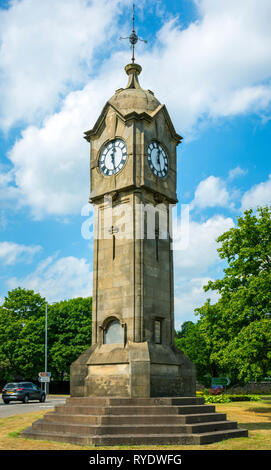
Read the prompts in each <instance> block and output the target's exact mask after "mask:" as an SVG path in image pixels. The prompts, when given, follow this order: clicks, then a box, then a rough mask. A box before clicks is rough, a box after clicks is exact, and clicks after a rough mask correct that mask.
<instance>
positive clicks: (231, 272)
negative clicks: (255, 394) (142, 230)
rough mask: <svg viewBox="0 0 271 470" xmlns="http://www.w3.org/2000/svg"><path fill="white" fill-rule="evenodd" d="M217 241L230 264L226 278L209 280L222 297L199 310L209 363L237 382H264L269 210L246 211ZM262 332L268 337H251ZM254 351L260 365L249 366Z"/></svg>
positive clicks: (270, 275) (269, 307) (269, 366)
mask: <svg viewBox="0 0 271 470" xmlns="http://www.w3.org/2000/svg"><path fill="white" fill-rule="evenodd" d="M217 241H218V242H219V243H221V246H220V247H219V248H218V253H219V256H220V258H221V259H224V260H226V261H227V262H228V266H227V267H226V268H225V269H224V272H225V275H224V277H223V279H219V280H216V281H210V282H209V283H208V284H207V286H205V290H206V291H208V290H210V289H211V290H216V291H218V292H219V294H220V299H219V300H218V302H217V303H216V304H214V305H211V304H210V301H207V302H206V303H205V305H203V306H202V307H201V308H199V309H196V312H197V313H198V314H199V316H200V322H201V325H202V327H201V329H202V332H203V334H204V338H205V341H206V344H207V345H208V347H209V350H210V362H211V363H213V364H215V365H216V367H217V370H218V371H219V372H223V371H225V372H228V373H229V374H230V375H231V377H232V380H233V381H234V380H238V381H242V382H248V381H250V380H251V379H252V377H253V379H257V380H260V379H261V378H263V377H264V375H267V373H268V371H269V373H270V372H271V362H270V349H268V348H270V342H269V338H270V312H271V290H270V286H271V269H270V268H271V208H270V207H264V208H259V209H258V210H257V214H253V211H252V209H251V210H247V211H245V213H244V216H243V217H239V218H238V221H237V227H235V228H232V229H230V230H229V231H227V232H225V233H224V234H223V235H221V236H220V237H219V238H218V239H217ZM262 328H264V330H265V332H266V334H265V335H264V336H262V335H260V334H259V335H257V334H255V335H253V331H258V333H259V331H260V330H261V331H262ZM246 338H250V340H248V339H246ZM252 338H253V341H252ZM253 350H254V351H255V350H256V351H258V352H260V351H261V354H260V355H259V357H258V360H257V361H256V362H257V367H256V366H255V367H252V365H251V361H252V358H254V359H255V354H254V352H253ZM238 355H239V357H238ZM240 355H241V356H240ZM240 357H242V361H241V360H240ZM254 359H253V360H254Z"/></svg>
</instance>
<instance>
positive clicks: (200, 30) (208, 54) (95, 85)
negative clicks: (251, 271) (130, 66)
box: [0, 0, 271, 218]
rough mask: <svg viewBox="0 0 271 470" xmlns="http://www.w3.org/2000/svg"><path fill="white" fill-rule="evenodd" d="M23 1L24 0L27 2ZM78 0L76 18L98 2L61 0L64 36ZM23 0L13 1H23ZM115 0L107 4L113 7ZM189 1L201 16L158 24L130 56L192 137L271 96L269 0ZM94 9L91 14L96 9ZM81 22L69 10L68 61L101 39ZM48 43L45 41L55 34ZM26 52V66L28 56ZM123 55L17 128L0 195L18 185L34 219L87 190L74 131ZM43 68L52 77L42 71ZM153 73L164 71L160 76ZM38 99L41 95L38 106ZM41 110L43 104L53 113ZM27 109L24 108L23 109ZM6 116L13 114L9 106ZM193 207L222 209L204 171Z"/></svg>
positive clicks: (115, 79) (94, 112) (93, 109)
mask: <svg viewBox="0 0 271 470" xmlns="http://www.w3.org/2000/svg"><path fill="white" fill-rule="evenodd" d="M47 1H48V2H49V0H47ZM29 2H30V3H31V4H32V2H33V0H29ZM78 2H79V3H80V5H81V6H80V8H79V11H80V12H81V13H80V14H81V15H83V14H84V13H86V18H87V19H88V20H89V16H88V15H91V13H90V12H89V10H87V9H88V8H92V7H93V8H94V7H95V8H96V7H97V5H98V4H97V2H96V1H95V2H93V4H91V6H86V5H88V4H86V3H85V2H84V1H83V0H69V3H68V5H69V8H68V9H67V13H66V14H65V15H66V16H65V15H64V16H65V19H64V33H63V34H64V36H65V31H66V29H68V27H67V25H68V24H69V25H70V23H69V21H70V16H69V15H70V14H71V11H73V7H74V8H75V6H76V5H77V4H78ZM123 2H124V0H123ZM25 3H26V2H25V1H22V2H21V4H22V5H23V4H25ZM36 3H37V2H35V4H36ZM116 4H117V3H116V2H114V3H113V6H114V5H116ZM16 5H17V4H16ZM58 5H59V6H58V9H57V12H56V15H58V14H59V15H60V12H63V11H64V12H65V10H66V2H65V8H64V7H63V5H64V3H63V1H62V0H61V1H60V2H59V4H58ZM102 5H104V2H102ZM197 5H198V8H199V11H200V18H199V19H198V20H197V21H196V22H194V23H192V24H190V25H189V26H188V27H187V28H186V29H184V30H181V29H180V27H179V25H178V22H177V20H176V19H175V20H171V21H169V22H167V23H166V24H165V25H164V27H163V28H162V29H161V31H160V32H159V33H158V38H157V40H156V42H155V46H154V47H153V49H151V50H149V51H147V52H143V53H142V49H140V47H139V48H138V52H137V60H138V62H139V63H141V64H142V65H143V72H142V77H140V81H141V83H142V86H143V87H144V88H151V89H152V90H153V91H154V92H155V95H156V96H157V97H158V99H159V100H160V101H161V102H164V103H165V104H166V105H167V107H168V109H169V111H170V114H171V116H172V119H173V122H174V125H175V127H176V129H177V130H178V131H180V133H182V134H183V135H184V136H185V137H187V136H189V134H191V133H193V131H194V129H195V128H197V125H198V123H202V122H205V123H208V122H210V119H211V120H212V119H213V118H217V117H225V116H229V115H236V114H238V113H244V112H261V115H262V113H264V111H265V110H266V109H267V107H268V106H269V104H270V101H271V96H270V89H271V88H270V83H269V82H270V78H271V29H270V22H271V2H270V1H269V0H268V1H266V0H262V3H261V8H259V5H258V1H256V0H240V1H238V2H236V1H233V0H229V1H227V2H225V1H224V0H223V1H222V0H198V1H197ZM61 6H62V8H64V10H62V9H61ZM35 8H36V9H38V7H35ZM97 8H98V7H97ZM102 8H103V7H102V6H101V8H99V9H98V11H99V12H101V11H103V10H102ZM117 10H118V9H117V7H116V8H115V10H114V9H113V13H112V12H111V13H110V15H113V14H117ZM35 11H36V10H35ZM37 11H38V10H37ZM52 11H54V10H52ZM110 11H111V10H110ZM120 11H121V4H120V10H119V12H120ZM37 14H38V13H37ZM53 15H55V13H53ZM56 17H57V16H56ZM98 18H100V17H99V15H98ZM55 21H57V20H55V19H54V18H53V19H52V15H51V13H50V14H48V15H47V22H48V24H49V25H50V24H51V22H52V24H53V31H54V30H55V29H54V27H55V26H54V25H55ZM65 21H66V22H65ZM103 21H104V20H103V19H102V25H103V26H102V31H103V32H104V28H105V26H104V25H105V23H103ZM106 21H107V20H106ZM80 22H81V17H80V18H79V17H78V15H77V14H76V15H75V21H74V22H73V21H72V23H73V24H72V26H71V27H70V29H72V30H73V33H70V34H72V35H73V34H74V35H76V36H79V39H78V40H76V41H75V43H76V44H75V46H74V49H72V51H73V57H75V56H76V51H78V50H79V49H80V48H81V46H82V44H84V47H83V49H84V48H85V47H87V46H86V45H85V44H90V43H91V44H92V42H93V41H94V43H95V46H94V45H93V44H92V46H90V49H91V51H92V52H91V53H93V51H94V48H95V47H96V45H97V44H100V43H99V41H101V40H102V38H101V37H102V34H101V35H100V33H99V34H98V36H97V41H96V35H94V36H95V39H94V36H93V37H92V38H89V37H88V33H87V32H86V29H87V30H88V29H91V28H89V21H86V22H85V20H84V21H83V25H82V27H81V24H80ZM98 23H99V21H98V20H97V24H98ZM111 23H112V16H111V17H110V19H108V24H111ZM106 24H107V23H106ZM66 27H67V28H66ZM81 29H82V35H83V36H84V34H85V35H86V38H85V36H84V39H82V41H81V40H80V37H81V36H80V34H81V32H80V31H81ZM106 34H107V32H106ZM116 34H117V33H116ZM106 38H108V36H106ZM51 40H52V42H54V35H52V39H51ZM57 41H58V40H56V51H58V42H57ZM69 41H71V42H72V41H73V36H72V38H70V36H68V43H67V45H68V46H69V44H70V42H69ZM61 47H62V46H61ZM100 47H101V46H100ZM60 50H61V52H63V51H62V49H61V48H60ZM84 50H85V49H84ZM95 50H96V49H95ZM63 54H64V52H63ZM63 54H62V55H63ZM65 54H66V49H65ZM65 54H64V56H65V57H66V55H65ZM84 54H85V55H83V59H84V58H85V57H86V56H87V53H84ZM79 55H80V54H79ZM33 57H34V58H33V59H32V58H31V61H32V60H33V67H34V66H35V65H34V63H35V55H34V56H33ZM76 57H77V56H76ZM80 57H81V56H80ZM127 57H129V56H128V55H127V51H126V50H125V51H124V52H123V53H114V54H113V55H111V56H110V57H109V58H108V59H105V60H104V62H103V64H102V66H100V68H99V67H97V73H96V75H95V78H93V79H91V80H90V81H89V83H88V84H87V85H86V86H85V87H83V88H82V89H81V90H79V91H77V92H71V93H70V94H68V95H67V97H66V98H65V99H64V101H63V102H62V104H61V106H60V107H59V111H58V112H56V113H55V114H52V115H51V116H48V117H47V118H46V119H45V120H44V121H43V123H42V125H41V127H39V126H29V127H28V128H26V129H25V131H24V132H23V133H22V136H21V138H20V139H19V140H17V142H16V144H15V145H14V147H13V148H12V149H11V151H10V153H9V158H10V160H11V162H12V163H13V165H14V168H13V173H12V175H13V177H14V180H13V186H12V185H11V184H6V187H7V188H9V190H10V193H8V192H6V191H5V192H2V193H0V197H4V195H5V194H9V197H10V198H12V197H13V198H14V199H15V198H16V200H18V199H19V198H18V194H16V189H17V190H18V191H19V192H20V196H21V197H20V201H21V203H22V204H25V205H27V206H29V207H30V208H31V211H32V214H33V215H34V217H36V218H42V217H44V216H46V215H48V214H49V215H65V214H71V213H79V212H80V209H81V207H82V205H83V204H85V203H86V201H87V199H88V192H89V177H88V174H89V150H88V147H87V144H86V142H83V139H82V134H83V131H85V130H87V129H89V128H91V127H92V126H93V124H94V122H95V120H96V119H97V117H98V115H99V112H100V111H101V109H102V107H103V105H104V104H105V102H106V100H107V99H108V98H110V96H112V94H113V93H114V90H115V89H116V88H119V87H120V86H125V83H126V77H125V74H124V72H123V66H124V65H125V63H126V62H127ZM29 60H30V59H29ZM80 64H81V62H80ZM65 67H66V66H65ZM65 67H64V68H65ZM73 67H75V69H76V70H77V71H78V70H79V71H81V68H80V65H78V62H76V60H75V59H74V58H73V59H72V61H71V62H69V64H68V65H67V67H66V68H65V70H66V72H65V74H64V75H65V76H64V75H63V77H62V76H61V79H60V81H59V83H60V84H61V86H62V85H63V83H64V82H65V80H67V77H70V74H71V69H73ZM49 69H50V73H52V72H51V67H49ZM161 70H164V71H166V72H165V73H161ZM80 73H81V72H78V74H79V75H80ZM19 77H20V75H19ZM72 77H73V74H71V79H72ZM57 83H58V81H57ZM61 86H60V85H59V87H58V85H57V86H56V88H57V89H58V88H59V89H60V88H61ZM32 88H33V86H32ZM57 93H59V91H58V92H57ZM63 93H65V91H64V92H63ZM27 94H28V92H27V90H26V95H27ZM47 101H48V103H50V102H52V103H53V102H54V103H56V101H57V99H56V97H55V96H54V97H53V95H50V98H48V96H47V97H46V99H44V102H45V103H47ZM14 102H15V100H14ZM35 102H38V101H37V100H36V101H35ZM42 103H43V100H42V101H41V106H42ZM18 106H19V105H18ZM31 106H32V105H31ZM31 106H30V107H31ZM50 106H51V104H49V108H48V109H52V108H51V107H50ZM19 107H20V106H19ZM34 108H35V106H34ZM34 108H32V107H31V110H32V111H31V112H30V114H29V115H31V113H32V112H34V111H33V110H34ZM22 109H23V108H22ZM44 109H45V108H44ZM19 114H20V113H19ZM10 115H11V116H13V112H12V107H11V110H10ZM14 184H16V188H15V187H14ZM209 191H211V193H210V192H209ZM211 195H213V196H214V197H211ZM193 204H194V205H195V206H196V205H197V207H214V206H215V205H216V206H221V207H222V206H225V207H227V206H228V205H229V204H230V196H229V192H228V191H227V188H226V186H225V183H224V182H223V180H221V179H220V178H216V177H214V176H210V177H209V178H207V179H206V180H204V181H203V182H201V183H200V185H199V187H198V188H197V191H196V194H195V200H194V201H193ZM229 207H231V208H232V207H233V206H229Z"/></svg>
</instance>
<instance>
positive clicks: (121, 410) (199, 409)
mask: <svg viewBox="0 0 271 470" xmlns="http://www.w3.org/2000/svg"><path fill="white" fill-rule="evenodd" d="M55 409H56V411H57V412H58V413H60V414H84V415H86V414H90V415H99V416H101V415H130V416H133V415H146V414H148V415H149V414H151V415H153V414H154V415H161V414H163V415H165V414H173V415H175V414H177V415H178V414H181V415H182V414H198V413H214V412H215V406H213V405H182V406H177V405H173V406H166V405H158V406H133V407H131V406H110V407H109V406H108V407H106V406H104V407H98V406H88V405H79V406H73V405H69V404H66V405H57V406H56V407H55Z"/></svg>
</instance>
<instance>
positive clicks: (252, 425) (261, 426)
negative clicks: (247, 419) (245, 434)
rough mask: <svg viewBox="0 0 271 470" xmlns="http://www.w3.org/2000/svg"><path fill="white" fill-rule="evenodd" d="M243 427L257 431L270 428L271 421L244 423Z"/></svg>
mask: <svg viewBox="0 0 271 470" xmlns="http://www.w3.org/2000/svg"><path fill="white" fill-rule="evenodd" d="M242 429H247V430H248V431H256V430H258V431H259V430H260V429H263V430H268V429H271V423H266V422H263V423H242Z"/></svg>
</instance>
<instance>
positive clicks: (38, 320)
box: [0, 287, 45, 380]
mask: <svg viewBox="0 0 271 470" xmlns="http://www.w3.org/2000/svg"><path fill="white" fill-rule="evenodd" d="M44 311H45V299H44V298H42V297H41V296H40V295H39V294H35V293H34V291H31V290H26V289H21V288H20V287H18V288H17V289H14V290H13V291H10V292H8V296H7V297H6V298H5V301H4V303H3V305H2V306H1V307H0V363H1V378H2V379H5V380H11V379H13V378H14V377H16V376H21V377H26V378H29V379H31V378H34V376H37V374H38V372H39V371H40V370H41V367H42V358H43V357H44Z"/></svg>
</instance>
